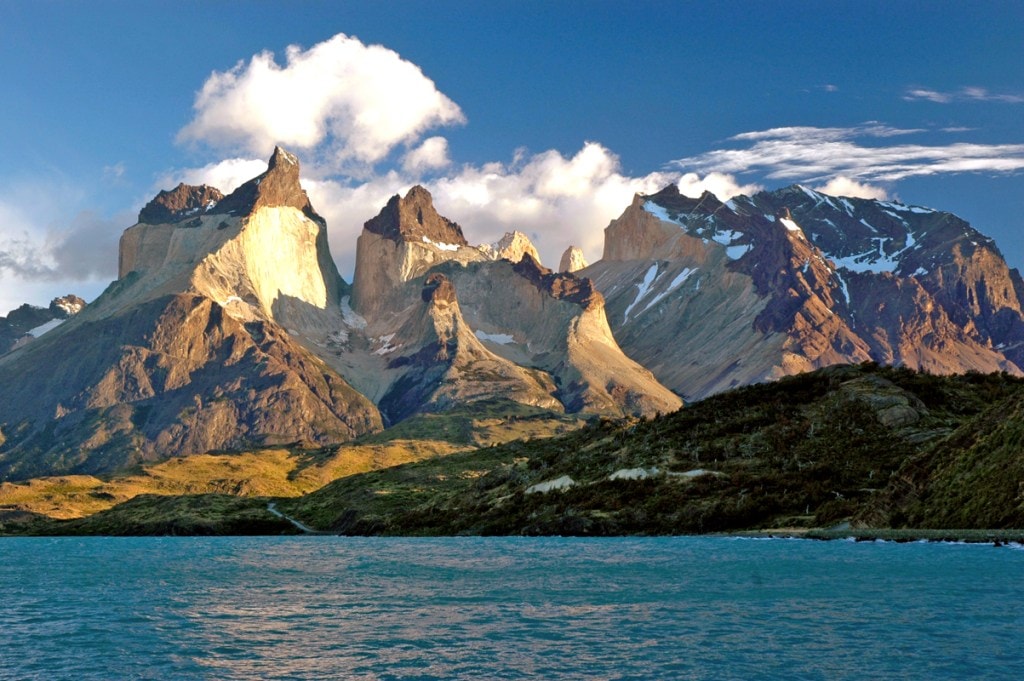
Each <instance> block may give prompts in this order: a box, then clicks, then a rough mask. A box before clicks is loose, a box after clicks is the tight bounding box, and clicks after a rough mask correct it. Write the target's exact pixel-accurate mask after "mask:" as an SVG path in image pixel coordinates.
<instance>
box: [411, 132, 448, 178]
mask: <svg viewBox="0 0 1024 681" xmlns="http://www.w3.org/2000/svg"><path fill="white" fill-rule="evenodd" d="M449 163H451V161H450V160H449V159H448V140H446V139H445V138H443V137H429V138H427V139H425V140H423V143H422V144H420V145H419V146H418V147H416V148H415V149H412V150H410V151H409V153H407V154H406V155H405V157H404V158H403V159H402V168H404V169H405V171H406V172H408V173H413V174H416V173H422V172H424V171H428V170H434V169H436V168H444V167H445V166H446V165H448V164H449Z"/></svg>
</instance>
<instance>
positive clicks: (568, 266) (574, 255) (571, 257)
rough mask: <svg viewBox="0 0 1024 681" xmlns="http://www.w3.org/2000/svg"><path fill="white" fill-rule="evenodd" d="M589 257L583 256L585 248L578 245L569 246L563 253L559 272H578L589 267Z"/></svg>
mask: <svg viewBox="0 0 1024 681" xmlns="http://www.w3.org/2000/svg"><path fill="white" fill-rule="evenodd" d="M588 264H589V263H587V259H586V258H585V257H584V256H583V249H581V248H579V247H577V246H569V248H567V249H565V253H562V259H561V260H560V261H559V263H558V271H559V272H568V273H570V274H572V273H573V272H578V271H580V270H582V269H584V268H585V267H587V265H588Z"/></svg>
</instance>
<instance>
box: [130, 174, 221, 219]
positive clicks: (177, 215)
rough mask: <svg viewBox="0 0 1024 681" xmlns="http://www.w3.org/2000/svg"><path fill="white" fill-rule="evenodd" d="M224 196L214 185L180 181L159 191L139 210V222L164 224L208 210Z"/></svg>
mask: <svg viewBox="0 0 1024 681" xmlns="http://www.w3.org/2000/svg"><path fill="white" fill-rule="evenodd" d="M223 198H224V194H222V193H221V191H220V190H219V189H217V188H216V187H211V186H209V185H205V184H201V185H199V186H194V185H188V184H185V183H184V182H182V183H181V184H179V185H178V186H177V187H175V188H174V189H171V190H164V191H161V192H160V193H159V194H157V195H156V198H154V199H153V200H152V201H150V202H149V203H147V204H146V205H145V206H144V207H143V208H142V210H141V211H139V222H141V223H145V224H150V225H164V224H170V223H174V222H179V221H181V220H184V219H185V218H191V217H196V216H199V215H202V214H204V213H207V212H210V211H211V210H212V209H213V208H214V207H215V206H216V205H217V203H218V202H220V201H221V200H222V199H223Z"/></svg>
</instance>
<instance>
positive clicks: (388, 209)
mask: <svg viewBox="0 0 1024 681" xmlns="http://www.w3.org/2000/svg"><path fill="white" fill-rule="evenodd" d="M363 226H364V227H365V228H366V230H367V231H369V232H373V233H374V234H379V235H381V236H383V237H386V238H388V239H391V240H392V241H395V242H402V241H423V242H425V243H433V244H440V245H442V246H468V245H469V242H468V241H466V237H465V236H463V234H462V228H461V227H459V225H457V224H456V223H454V222H452V221H451V220H449V219H448V218H446V217H444V216H442V215H440V214H439V213H438V212H437V210H436V209H435V208H434V199H433V197H432V196H431V195H430V192H428V191H427V190H426V189H425V188H424V187H421V186H420V185H416V186H415V187H413V188H412V189H410V190H409V191H408V192H407V193H406V195H405V198H402V197H401V196H399V195H398V194H395V195H394V196H392V197H391V199H390V200H389V201H388V203H387V205H386V206H384V208H382V209H381V211H380V213H378V214H377V217H375V218H373V219H372V220H368V221H367V222H366V223H365V224H364V225H363Z"/></svg>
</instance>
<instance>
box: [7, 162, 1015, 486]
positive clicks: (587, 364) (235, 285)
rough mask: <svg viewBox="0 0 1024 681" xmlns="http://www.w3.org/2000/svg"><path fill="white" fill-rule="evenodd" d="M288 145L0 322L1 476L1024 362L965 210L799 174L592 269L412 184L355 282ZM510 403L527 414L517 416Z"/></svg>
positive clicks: (638, 215)
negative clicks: (492, 235) (463, 418)
mask: <svg viewBox="0 0 1024 681" xmlns="http://www.w3.org/2000/svg"><path fill="white" fill-rule="evenodd" d="M299 171H300V168H299V161H298V159H297V158H296V157H295V156H293V155H292V154H290V153H289V152H287V151H285V150H283V149H281V148H277V149H276V150H275V151H274V154H273V156H272V157H271V159H270V161H269V164H268V168H267V171H266V172H265V173H263V174H261V175H260V176H258V177H256V178H253V179H252V180H250V181H249V182H246V183H244V184H243V185H241V186H240V187H238V188H237V189H236V190H235V191H233V192H231V193H230V194H228V195H226V196H225V195H224V194H223V193H222V192H221V191H219V190H218V189H216V188H213V187H208V186H199V187H192V186H187V185H179V186H178V187H176V188H175V189H172V190H169V191H163V192H160V194H159V195H158V196H156V197H155V198H154V199H153V200H152V201H151V202H150V203H149V204H147V205H146V206H145V207H144V208H143V209H142V210H141V211H140V214H139V220H138V223H137V224H135V225H133V226H131V227H129V228H128V229H127V230H125V232H124V234H123V235H122V237H121V242H120V252H119V259H118V263H119V275H118V279H117V280H116V281H114V282H113V283H112V284H111V285H110V286H109V287H108V288H107V290H106V291H104V293H103V294H102V295H101V296H100V297H99V298H97V299H96V300H95V301H93V302H92V303H91V304H89V305H84V301H81V300H80V299H76V298H74V297H70V296H69V297H67V298H63V299H58V300H56V301H54V303H53V305H51V306H50V308H49V309H48V310H42V309H39V308H30V307H23V308H19V310H15V311H14V312H12V313H11V314H10V315H9V316H8V317H7V319H3V318H0V480H4V479H6V480H24V479H28V478H32V477H37V476H42V475H56V474H72V473H87V474H111V473H114V472H118V471H124V470H130V469H132V468H133V467H137V466H139V465H143V464H148V463H152V462H156V461H162V460H167V459H170V458H172V457H182V456H190V455H196V454H202V453H205V452H211V451H238V450H242V449H246V448H258V447H267V446H278V445H293V444H294V445H297V446H305V447H318V446H325V445H330V444H334V443H339V442H344V441H348V440H352V439H354V438H359V437H366V436H369V435H372V434H373V433H377V432H379V431H381V430H382V429H384V428H388V427H392V426H395V425H397V424H401V423H403V422H406V421H408V420H409V419H410V418H412V417H416V416H422V415H429V414H439V413H445V412H449V411H451V410H454V409H465V408H470V409H472V408H473V405H488V408H491V406H493V405H494V404H495V402H496V401H498V402H504V403H507V404H509V405H520V406H521V407H528V408H531V409H538V410H541V411H546V412H550V413H552V414H575V415H580V416H584V417H586V416H602V417H611V418H622V417H642V418H653V417H655V416H657V415H659V414H669V413H672V412H675V411H676V410H678V409H679V408H680V407H682V405H683V402H684V400H686V401H693V400H700V399H703V398H706V397H708V396H710V395H714V394H716V393H719V392H722V391H723V390H727V389H729V388H734V387H738V386H744V385H749V384H754V383H760V382H764V381H771V380H775V379H779V378H781V377H784V376H789V375H793V374H800V373H803V372H807V371H811V370H814V369H817V368H821V367H826V366H830V365H835V364H851V363H852V364H858V363H862V362H868V361H870V362H876V363H878V364H883V365H895V366H901V367H907V368H911V369H920V370H924V371H927V372H931V373H937V374H960V373H964V372H982V373H989V372H1005V373H1007V374H1011V375H1015V376H1019V375H1022V373H1024V372H1022V367H1024V316H1022V315H1024V313H1022V304H1024V280H1022V279H1021V276H1020V274H1019V273H1018V272H1017V271H1016V270H1014V269H1011V268H1010V267H1009V266H1008V265H1007V263H1006V262H1005V260H1004V259H1003V257H1002V256H1001V254H1000V252H999V250H998V248H997V247H996V245H995V244H994V243H993V242H992V240H991V239H988V238H987V237H985V236H983V235H981V234H980V233H978V232H977V231H976V230H974V229H973V228H972V227H971V226H970V225H969V224H968V223H967V222H965V221H963V220H961V219H960V218H957V217H956V216H954V215H952V214H950V213H945V212H941V211H937V210H933V209H930V208H924V207H918V206H911V205H905V204H902V203H898V202H888V201H876V200H868V199H856V198H841V197H833V196H829V195H825V194H822V193H819V192H816V191H814V190H811V189H808V188H806V187H802V186H799V185H796V186H791V187H786V188H783V189H780V190H777V191H766V192H760V193H758V194H755V195H753V196H737V197H734V198H732V199H730V200H728V201H725V202H723V201H720V200H719V199H717V198H716V197H715V196H713V195H712V194H710V193H705V194H703V195H702V196H700V197H696V198H691V197H687V196H683V195H682V194H680V193H679V191H678V188H677V187H675V186H674V185H672V186H669V187H667V188H665V189H664V190H662V191H660V192H657V193H655V194H652V195H649V196H648V195H637V196H636V197H635V198H634V200H633V202H632V203H631V205H629V206H627V207H625V209H624V212H623V213H622V215H621V216H620V217H618V218H616V219H615V220H613V221H612V222H611V223H610V224H609V225H608V227H607V228H606V229H605V246H604V252H603V255H602V257H601V259H600V260H599V261H597V262H595V263H593V264H587V263H586V261H585V260H584V258H583V256H582V252H581V251H579V249H576V248H573V247H571V246H570V247H569V248H567V249H566V252H565V254H564V256H563V257H562V259H561V262H560V263H559V270H558V271H553V270H550V269H547V268H545V267H544V266H542V265H541V263H540V262H539V260H540V259H539V256H538V253H537V250H536V248H534V246H533V244H531V243H530V240H529V238H528V237H527V236H526V235H524V234H521V233H519V232H513V233H510V234H507V235H506V236H505V237H504V238H503V239H501V240H500V241H499V242H497V243H495V244H482V245H473V244H470V243H469V242H468V241H467V239H466V237H465V234H464V232H463V229H462V227H461V226H460V225H458V224H456V223H455V222H453V221H451V220H449V219H447V218H445V217H444V216H443V215H441V214H440V213H439V212H438V210H437V209H436V208H435V206H434V204H433V199H432V197H431V195H430V193H429V192H428V191H427V190H426V189H425V188H423V187H420V186H416V187H413V188H412V189H410V190H409V191H408V192H407V193H406V194H405V195H404V196H400V195H396V196H394V197H392V198H391V199H390V200H389V201H388V202H387V204H386V205H385V206H383V207H382V209H381V211H380V213H379V214H378V215H376V216H374V217H371V218H370V219H368V220H367V221H366V223H365V225H364V228H363V230H362V233H361V234H360V236H359V238H358V241H357V244H356V267H355V274H354V278H353V281H352V283H348V282H346V281H344V280H343V279H342V277H341V276H340V275H339V273H338V270H337V268H336V266H335V264H334V260H333V258H332V257H331V254H330V251H329V248H328V244H327V225H326V224H325V222H324V220H323V218H321V217H320V215H319V214H318V213H317V212H316V210H315V209H314V207H313V206H312V205H311V203H310V201H309V198H308V196H307V194H306V192H305V191H304V190H303V189H302V187H301V184H300V181H299ZM517 408H518V407H517Z"/></svg>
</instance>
